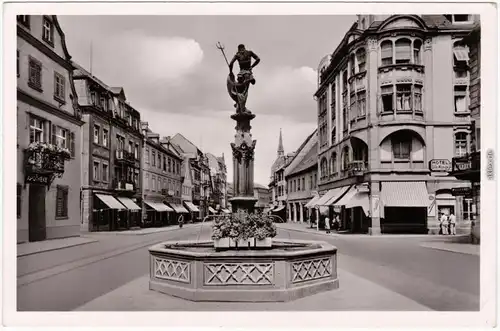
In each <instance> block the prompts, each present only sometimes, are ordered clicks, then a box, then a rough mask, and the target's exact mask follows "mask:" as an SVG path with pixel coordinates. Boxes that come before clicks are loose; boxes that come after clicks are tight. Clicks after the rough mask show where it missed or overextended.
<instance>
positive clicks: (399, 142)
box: [392, 135, 411, 161]
mask: <svg viewBox="0 0 500 331" xmlns="http://www.w3.org/2000/svg"><path fill="white" fill-rule="evenodd" d="M410 152H411V137H409V136H406V135H396V136H394V137H393V139H392V153H393V155H394V160H396V161H401V160H405V161H409V160H410Z"/></svg>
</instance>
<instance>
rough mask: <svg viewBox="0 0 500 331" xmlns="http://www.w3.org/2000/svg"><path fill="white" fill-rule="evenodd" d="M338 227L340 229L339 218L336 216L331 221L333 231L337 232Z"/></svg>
mask: <svg viewBox="0 0 500 331" xmlns="http://www.w3.org/2000/svg"><path fill="white" fill-rule="evenodd" d="M339 227H340V224H339V216H338V215H335V217H334V219H333V230H335V231H338V230H339Z"/></svg>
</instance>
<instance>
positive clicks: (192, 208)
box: [184, 201, 200, 213]
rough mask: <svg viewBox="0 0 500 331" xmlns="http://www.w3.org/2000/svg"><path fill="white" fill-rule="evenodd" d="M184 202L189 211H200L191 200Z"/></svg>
mask: <svg viewBox="0 0 500 331" xmlns="http://www.w3.org/2000/svg"><path fill="white" fill-rule="evenodd" d="M184 203H185V204H186V207H187V208H188V209H189V211H191V212H193V213H199V212H200V210H199V209H198V207H196V206H195V205H194V204H193V203H192V202H189V201H184Z"/></svg>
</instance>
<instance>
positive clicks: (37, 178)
mask: <svg viewBox="0 0 500 331" xmlns="http://www.w3.org/2000/svg"><path fill="white" fill-rule="evenodd" d="M25 182H26V183H27V184H40V185H49V184H50V175H42V174H27V175H26V178H25Z"/></svg>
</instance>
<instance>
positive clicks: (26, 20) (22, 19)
mask: <svg viewBox="0 0 500 331" xmlns="http://www.w3.org/2000/svg"><path fill="white" fill-rule="evenodd" d="M17 22H18V23H21V24H22V25H24V26H25V27H27V28H28V29H29V28H30V16H29V15H17Z"/></svg>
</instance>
